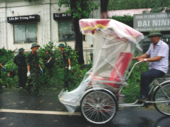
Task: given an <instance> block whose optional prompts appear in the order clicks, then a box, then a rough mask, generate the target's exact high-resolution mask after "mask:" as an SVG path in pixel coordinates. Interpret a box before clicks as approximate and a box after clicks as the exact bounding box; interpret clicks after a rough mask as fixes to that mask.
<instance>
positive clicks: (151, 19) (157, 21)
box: [133, 13, 170, 32]
mask: <svg viewBox="0 0 170 127" xmlns="http://www.w3.org/2000/svg"><path fill="white" fill-rule="evenodd" d="M133 27H134V29H136V30H138V31H141V32H149V31H151V30H160V31H170V13H147V14H135V15H134V16H133Z"/></svg>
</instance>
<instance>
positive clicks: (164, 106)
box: [153, 82, 170, 116]
mask: <svg viewBox="0 0 170 127" xmlns="http://www.w3.org/2000/svg"><path fill="white" fill-rule="evenodd" d="M153 100H154V101H165V102H161V103H154V106H155V108H156V110H157V111H158V112H160V113H162V114H164V115H167V116H170V82H168V83H164V84H162V88H161V87H158V88H157V89H156V91H155V92H154V96H153Z"/></svg>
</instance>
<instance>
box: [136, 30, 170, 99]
mask: <svg viewBox="0 0 170 127" xmlns="http://www.w3.org/2000/svg"><path fill="white" fill-rule="evenodd" d="M161 36H162V34H161V32H160V31H158V30H152V31H150V33H149V35H148V37H149V38H150V40H151V42H152V44H151V45H150V47H149V49H148V51H147V52H146V53H145V54H143V55H141V56H139V57H135V58H133V60H138V61H142V62H149V70H148V71H146V72H144V73H142V75H141V82H140V85H141V96H140V97H139V98H138V100H139V101H143V100H146V99H148V93H149V84H150V83H151V82H152V81H153V80H154V79H155V78H160V77H163V76H164V75H165V74H166V73H167V72H168V68H169V46H168V45H167V44H166V43H165V42H163V41H162V40H161Z"/></svg>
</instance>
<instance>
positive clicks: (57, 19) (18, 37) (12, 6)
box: [0, 0, 100, 55]
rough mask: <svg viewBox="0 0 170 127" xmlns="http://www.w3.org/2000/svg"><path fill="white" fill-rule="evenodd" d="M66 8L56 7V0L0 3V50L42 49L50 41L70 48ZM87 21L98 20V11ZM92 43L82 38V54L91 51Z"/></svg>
mask: <svg viewBox="0 0 170 127" xmlns="http://www.w3.org/2000/svg"><path fill="white" fill-rule="evenodd" d="M93 1H94V2H96V3H98V2H100V1H99V0H93ZM67 9H68V8H67V7H59V6H58V0H38V1H37V2H28V1H25V0H15V1H14V0H0V48H3V47H4V48H6V49H10V50H14V49H19V48H21V47H22V48H24V49H25V50H26V51H29V50H30V47H31V45H32V43H37V44H39V45H40V46H43V45H45V44H47V43H48V42H50V41H51V42H54V44H55V45H58V44H59V43H62V42H67V44H68V45H70V46H71V47H73V48H74V46H75V39H74V36H75V35H74V28H73V25H72V19H71V15H69V14H66V13H65V12H66V10H67ZM89 18H100V8H99V10H96V11H93V12H91V14H90V16H89ZM92 44H93V38H92V37H91V36H84V42H83V48H84V51H87V52H91V45H92ZM85 55H87V54H85Z"/></svg>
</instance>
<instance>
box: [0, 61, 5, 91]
mask: <svg viewBox="0 0 170 127" xmlns="http://www.w3.org/2000/svg"><path fill="white" fill-rule="evenodd" d="M0 67H2V68H3V70H4V71H6V68H5V67H3V65H2V64H1V63H0ZM1 80H2V79H1V70H0V93H3V90H2V81H1Z"/></svg>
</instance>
